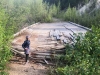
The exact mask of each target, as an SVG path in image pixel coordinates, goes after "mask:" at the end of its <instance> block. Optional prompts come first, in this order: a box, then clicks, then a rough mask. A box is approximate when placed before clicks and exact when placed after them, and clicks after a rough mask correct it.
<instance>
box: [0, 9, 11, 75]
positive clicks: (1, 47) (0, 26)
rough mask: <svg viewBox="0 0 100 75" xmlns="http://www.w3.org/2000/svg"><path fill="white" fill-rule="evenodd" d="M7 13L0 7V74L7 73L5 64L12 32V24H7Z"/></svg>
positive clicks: (9, 56)
mask: <svg viewBox="0 0 100 75" xmlns="http://www.w3.org/2000/svg"><path fill="white" fill-rule="evenodd" d="M7 22H8V15H7V14H6V13H5V11H4V10H3V9H2V8H1V10H0V75H7V73H6V72H5V69H6V68H7V67H6V64H7V62H8V61H9V59H10V58H11V56H12V54H11V51H10V47H11V43H10V42H11V38H12V34H13V30H12V26H9V27H8V26H7Z"/></svg>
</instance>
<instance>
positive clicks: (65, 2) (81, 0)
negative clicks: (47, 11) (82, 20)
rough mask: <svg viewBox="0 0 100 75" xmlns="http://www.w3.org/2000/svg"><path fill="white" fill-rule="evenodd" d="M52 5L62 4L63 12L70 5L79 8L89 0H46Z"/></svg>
mask: <svg viewBox="0 0 100 75" xmlns="http://www.w3.org/2000/svg"><path fill="white" fill-rule="evenodd" d="M45 1H46V2H48V3H50V4H56V5H57V4H58V3H59V2H60V6H61V10H64V9H66V8H67V7H68V6H69V5H70V6H71V7H78V5H79V4H81V5H84V4H85V3H87V2H88V1H89V0H44V2H45Z"/></svg>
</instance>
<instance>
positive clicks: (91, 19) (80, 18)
mask: <svg viewBox="0 0 100 75" xmlns="http://www.w3.org/2000/svg"><path fill="white" fill-rule="evenodd" d="M99 13H100V10H97V11H96V12H94V13H92V14H88V13H84V14H83V15H80V14H79V13H78V12H77V10H76V8H75V7H74V8H71V7H70V6H69V7H68V9H67V10H66V11H63V12H61V13H60V14H61V15H60V16H59V17H60V18H63V19H64V20H65V21H72V22H75V23H78V24H80V25H84V26H86V27H89V28H91V27H92V24H93V25H95V26H97V27H99V26H100V25H99V24H100V21H99V20H100V14H99Z"/></svg>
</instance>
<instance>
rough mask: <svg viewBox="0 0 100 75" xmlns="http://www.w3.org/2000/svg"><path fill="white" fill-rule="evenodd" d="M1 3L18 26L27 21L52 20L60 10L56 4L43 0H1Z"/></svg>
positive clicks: (28, 22) (29, 22)
mask: <svg viewBox="0 0 100 75" xmlns="http://www.w3.org/2000/svg"><path fill="white" fill-rule="evenodd" d="M0 4H1V5H2V7H3V8H4V9H5V11H6V13H7V14H8V15H9V16H10V17H9V20H13V22H14V25H15V26H16V27H18V28H19V27H20V26H22V25H25V24H26V23H27V24H28V25H30V24H33V23H35V22H52V17H53V16H55V15H56V14H57V13H58V11H59V7H57V6H55V4H52V5H49V4H47V3H45V2H43V0H9V1H8V0H0Z"/></svg>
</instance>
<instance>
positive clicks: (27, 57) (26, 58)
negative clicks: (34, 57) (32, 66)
mask: <svg viewBox="0 0 100 75" xmlns="http://www.w3.org/2000/svg"><path fill="white" fill-rule="evenodd" d="M28 59H29V54H26V57H25V62H27V60H28Z"/></svg>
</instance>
